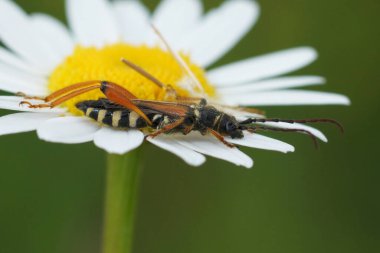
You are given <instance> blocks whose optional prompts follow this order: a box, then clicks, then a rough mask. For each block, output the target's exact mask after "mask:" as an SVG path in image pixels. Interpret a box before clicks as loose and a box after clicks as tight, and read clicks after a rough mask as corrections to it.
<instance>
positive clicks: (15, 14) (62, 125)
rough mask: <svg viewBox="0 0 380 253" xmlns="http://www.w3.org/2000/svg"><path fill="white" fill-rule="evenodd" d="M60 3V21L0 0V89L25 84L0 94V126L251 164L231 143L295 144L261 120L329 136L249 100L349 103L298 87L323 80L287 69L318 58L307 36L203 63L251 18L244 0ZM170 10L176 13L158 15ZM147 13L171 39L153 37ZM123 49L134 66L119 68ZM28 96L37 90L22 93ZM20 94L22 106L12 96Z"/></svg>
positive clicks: (122, 149) (198, 160)
mask: <svg viewBox="0 0 380 253" xmlns="http://www.w3.org/2000/svg"><path fill="white" fill-rule="evenodd" d="M65 2H66V7H67V14H68V15H67V16H68V23H69V24H70V25H69V27H65V26H64V25H63V24H61V23H60V22H59V21H58V20H56V19H54V18H53V17H50V16H47V15H39V14H38V15H33V14H32V15H29V14H27V13H25V12H24V11H22V10H21V9H20V8H19V7H18V6H17V5H16V4H15V3H14V2H13V1H12V0H0V10H1V13H2V15H1V16H0V17H1V18H2V19H1V18H0V19H1V20H2V22H0V24H3V25H0V40H1V41H2V43H3V44H4V45H3V46H2V47H0V61H1V62H0V63H1V64H0V65H1V66H0V89H1V90H4V91H7V92H10V93H13V94H14V93H15V92H19V91H21V92H23V93H24V94H26V95H28V96H21V97H20V96H9V95H6V96H0V108H1V109H6V110H13V111H17V112H16V113H12V114H9V115H5V116H3V117H1V118H0V135H8V134H14V133H22V132H31V131H36V133H37V136H38V138H39V139H41V140H44V141H48V142H53V143H62V144H80V143H86V142H93V143H94V144H95V146H97V147H99V148H101V149H103V150H105V151H106V152H108V153H110V154H119V155H122V154H125V153H127V152H129V151H131V150H134V149H136V148H138V147H139V146H140V145H141V144H142V143H143V142H144V137H145V138H146V141H147V142H150V143H151V144H153V145H154V146H157V147H159V148H161V149H164V150H166V151H169V152H170V153H172V154H174V155H176V156H178V157H179V158H181V159H182V160H184V161H185V162H186V163H187V164H189V165H191V166H200V165H202V164H203V163H204V162H205V161H206V156H210V157H214V158H217V159H222V160H225V161H228V162H231V163H233V164H235V165H238V166H243V167H247V168H251V167H252V166H253V164H254V162H253V159H252V158H251V157H249V156H247V155H246V154H245V153H244V152H242V151H241V150H239V149H237V148H229V147H232V144H235V145H238V146H244V147H249V148H258V149H263V150H270V151H278V152H282V153H289V152H294V151H295V147H294V146H292V145H290V144H288V143H285V142H283V141H281V140H277V139H273V138H270V137H267V136H264V135H261V134H259V133H257V132H259V131H264V130H274V131H289V132H290V131H292V132H302V133H305V134H309V135H310V136H311V137H313V138H314V139H315V137H317V138H318V139H320V140H322V141H324V142H326V141H327V138H326V136H325V135H324V134H323V133H322V132H321V131H319V130H318V129H315V128H313V127H310V126H306V125H304V124H302V123H301V124H298V122H304V123H311V122H315V121H318V122H320V121H321V120H311V121H310V120H304V121H295V120H279V119H267V118H266V116H264V113H263V112H261V111H258V110H255V109H248V108H247V107H253V106H280V105H281V106H290V105H291V106H297V105H327V104H331V105H349V104H350V100H349V98H348V97H346V96H344V95H341V94H337V93H331V92H324V91H318V90H305V89H297V88H299V87H305V86H313V85H320V84H323V83H325V78H323V77H320V76H314V75H304V76H299V75H296V76H288V74H289V73H291V72H292V71H295V70H298V69H300V68H303V67H305V66H307V65H309V64H310V63H311V62H313V61H315V60H316V59H317V56H318V54H317V52H316V50H315V49H313V48H311V47H307V46H303V47H297V48H292V49H287V50H279V51H277V52H274V53H270V54H264V55H261V56H249V57H245V58H244V59H242V60H239V61H237V62H234V63H229V64H227V65H224V66H217V67H213V65H212V64H214V63H216V62H217V61H218V60H219V59H220V58H221V57H223V55H225V54H226V53H227V52H228V51H229V50H231V49H232V48H233V47H234V46H235V45H236V44H237V43H238V42H239V41H240V40H241V38H243V36H244V35H246V34H247V32H248V31H250V30H251V28H252V27H253V25H254V24H255V23H256V21H257V19H258V17H259V15H260V7H259V5H258V4H257V3H256V1H254V0H236V1H225V3H223V4H221V5H220V6H218V7H216V8H215V9H214V10H212V11H208V12H205V13H203V10H202V4H201V1H198V0H195V1H188V0H178V1H177V0H176V1H174V0H163V1H161V3H160V6H159V7H158V8H157V9H156V10H155V11H154V13H150V12H149V11H148V10H147V9H146V7H145V6H144V5H143V4H141V1H116V2H115V1H108V0H83V1H74V0H66V1H65ZM88 6H91V8H88ZM173 10H175V14H176V15H168V13H173ZM99 17H105V18H103V19H99ZM178 21H181V22H178ZM182 21H183V22H182ZM152 22H153V23H155V24H157V26H158V27H159V28H160V30H161V31H162V32H163V34H164V35H165V37H166V38H168V40H169V41H170V42H171V45H172V47H169V46H168V45H167V44H168V43H166V41H165V40H163V39H161V41H159V40H158V39H157V36H154V34H153V33H152V32H151V30H152V29H151V28H150V27H149V24H150V23H152ZM9 23H11V24H12V26H9V25H7V24H9ZM130 24H134V25H133V26H131V25H130ZM221 28H223V29H221ZM226 30H228V31H229V32H227V33H226ZM157 34H159V32H157ZM161 37H162V36H161ZM162 42H163V43H162ZM163 44H165V45H166V49H165V47H163ZM122 57H124V58H126V59H128V60H127V61H125V62H124V63H127V62H130V63H131V64H127V65H131V66H132V65H133V63H134V64H136V65H137V66H136V65H134V67H135V68H134V67H132V69H127V68H126V67H125V65H124V64H123V63H121V62H120V61H119V59H120V58H122ZM133 69H134V70H135V71H134V70H133ZM136 71H137V72H136ZM139 73H140V74H139ZM92 80H95V81H92ZM102 80H106V81H107V82H102ZM152 82H153V83H152ZM162 83H165V84H170V85H163V84H162ZM121 87H123V88H121ZM102 89H104V90H105V92H106V93H107V94H106V96H105V95H104V93H102V92H101V91H102ZM20 94H21V93H20ZM20 94H19V95H20ZM33 97H34V98H35V97H37V98H41V99H42V100H41V101H35V100H29V99H28V98H33ZM23 100H24V101H23ZM21 101H23V103H22V104H29V105H30V106H31V108H28V106H19V103H20V102H21ZM38 104H40V107H38V106H37V105H38ZM33 105H35V106H33ZM36 107H37V108H36ZM43 107H46V108H43ZM51 107H57V108H51ZM58 107H59V108H58ZM50 108H51V109H50ZM123 113H124V114H123ZM86 114H88V115H86ZM222 116H224V117H222ZM227 116H228V117H229V118H228V120H226V117H227ZM91 117H92V118H93V119H95V120H96V121H94V120H91V119H90V118H91ZM268 117H269V116H268ZM98 119H99V122H100V123H98V122H97V121H98ZM100 119H101V120H100ZM222 119H225V121H222ZM126 120H128V122H126ZM179 120H183V122H178V121H179ZM322 121H323V122H332V123H336V122H333V121H330V120H322ZM287 122H289V123H287ZM174 123H176V124H178V125H176V124H174ZM292 123H294V124H292ZM123 124H124V125H123ZM173 124H174V125H173ZM123 126H125V127H123ZM140 126H141V127H142V128H139V127H140ZM143 126H145V127H143ZM280 129H284V130H280ZM156 132H158V133H156ZM199 132H201V133H202V134H205V133H208V134H207V135H205V136H202V134H200V133H199ZM161 133H165V134H161ZM172 133H173V134H172ZM183 133H184V134H186V135H183ZM213 134H214V135H213ZM157 135H159V136H157ZM154 136H157V138H154ZM215 136H217V137H218V139H220V140H222V141H223V142H224V143H225V144H226V145H227V146H229V147H227V146H226V145H224V144H223V143H222V142H220V141H218V139H216V138H215ZM230 143H231V144H230Z"/></svg>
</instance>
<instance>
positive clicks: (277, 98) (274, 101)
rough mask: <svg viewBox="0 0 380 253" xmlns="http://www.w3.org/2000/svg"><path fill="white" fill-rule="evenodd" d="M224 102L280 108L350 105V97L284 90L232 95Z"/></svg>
mask: <svg viewBox="0 0 380 253" xmlns="http://www.w3.org/2000/svg"><path fill="white" fill-rule="evenodd" d="M223 100H224V101H225V102H226V103H228V104H239V105H242V106H247V105H250V106H278V105H349V104H350V100H349V98H348V97H346V96H344V95H341V94H336V93H328V92H319V91H304V90H284V91H268V92H258V93H254V92H252V93H245V94H232V95H229V96H225V97H224V98H223Z"/></svg>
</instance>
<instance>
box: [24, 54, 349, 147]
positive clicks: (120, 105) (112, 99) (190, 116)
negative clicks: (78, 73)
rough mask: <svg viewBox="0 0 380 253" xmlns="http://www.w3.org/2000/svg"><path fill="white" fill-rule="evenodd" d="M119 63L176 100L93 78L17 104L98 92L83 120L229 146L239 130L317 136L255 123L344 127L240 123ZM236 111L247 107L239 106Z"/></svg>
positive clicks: (50, 102)
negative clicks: (194, 135) (207, 138)
mask: <svg viewBox="0 0 380 253" xmlns="http://www.w3.org/2000/svg"><path fill="white" fill-rule="evenodd" d="M122 62H124V63H125V64H126V65H128V66H129V67H131V68H132V69H134V70H135V71H137V72H138V73H140V74H141V75H143V76H144V77H146V78H147V79H149V80H150V81H152V82H153V83H155V84H157V85H158V86H159V87H160V88H163V89H165V90H166V91H168V96H170V97H172V99H174V100H175V101H174V102H171V101H153V100H140V99H138V98H137V97H136V96H134V95H133V94H132V93H131V92H129V91H128V90H127V89H125V88H123V87H122V86H120V85H118V84H116V83H113V82H109V81H100V80H92V81H86V82H81V83H77V84H73V85H70V86H68V87H66V88H63V89H61V90H58V91H56V92H54V93H52V94H51V95H50V96H48V97H46V98H38V97H27V96H25V98H30V99H41V100H43V101H44V102H45V103H43V104H36V105H33V104H31V103H30V102H28V101H23V102H21V104H28V105H29V107H30V108H54V107H56V106H59V105H61V104H62V103H64V102H66V101H67V100H69V99H72V98H73V97H76V96H79V95H81V94H83V93H86V92H89V91H92V90H95V89H100V90H101V91H102V92H103V94H104V95H105V96H106V98H100V99H98V100H86V101H81V102H79V103H77V104H76V107H77V108H78V109H79V110H81V111H82V112H83V113H84V114H85V115H86V116H87V117H89V118H92V119H93V120H96V121H97V122H99V123H101V124H105V125H107V126H110V127H114V128H124V129H146V130H148V131H149V132H151V133H150V134H149V135H148V136H149V137H151V138H154V137H157V136H159V135H161V134H168V133H182V134H184V135H188V134H189V133H190V132H191V131H198V132H200V133H201V134H202V135H206V134H208V133H210V134H212V135H213V136H215V137H216V138H217V139H218V140H219V141H221V142H222V143H224V144H225V145H226V146H228V147H231V148H233V147H235V145H233V144H231V143H229V142H228V141H226V140H225V139H224V137H225V136H229V137H231V138H233V139H242V138H244V132H243V131H249V132H251V133H255V132H258V131H265V130H267V131H268V130H269V131H282V132H301V133H305V134H308V135H309V136H310V137H312V138H313V140H314V143H315V145H316V146H317V138H316V136H314V135H313V134H312V133H311V132H309V131H307V130H304V129H286V128H285V129H284V128H275V127H267V126H260V125H257V123H267V122H285V123H317V122H328V123H333V124H335V125H337V126H338V127H339V128H340V129H341V130H342V131H343V127H342V126H341V125H340V124H339V123H338V122H337V121H335V120H332V119H303V120H283V119H267V118H248V119H246V120H243V121H238V120H237V119H236V118H235V117H234V116H233V115H230V114H228V113H226V112H224V111H223V109H217V107H218V106H213V105H209V104H208V101H207V100H206V99H204V98H192V97H180V96H178V95H177V94H176V91H175V90H174V89H173V88H172V87H171V86H170V85H166V84H163V83H162V82H160V81H159V80H158V79H156V78H155V77H153V76H152V75H151V74H149V73H148V72H146V71H145V70H143V69H142V68H141V67H139V66H137V65H135V64H134V63H132V62H130V61H128V60H126V59H124V58H123V59H122ZM181 65H182V63H181ZM240 110H245V109H244V108H240ZM247 110H249V109H247Z"/></svg>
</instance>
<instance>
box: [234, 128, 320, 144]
mask: <svg viewBox="0 0 380 253" xmlns="http://www.w3.org/2000/svg"><path fill="white" fill-rule="evenodd" d="M240 129H241V130H247V131H248V132H250V133H256V132H257V131H273V132H295V133H304V134H307V135H308V136H309V137H310V138H311V139H312V140H313V143H314V146H315V148H316V149H318V148H319V144H318V139H317V137H316V136H315V135H314V134H313V133H311V132H310V131H307V130H305V129H291V128H276V127H266V126H250V127H248V126H240Z"/></svg>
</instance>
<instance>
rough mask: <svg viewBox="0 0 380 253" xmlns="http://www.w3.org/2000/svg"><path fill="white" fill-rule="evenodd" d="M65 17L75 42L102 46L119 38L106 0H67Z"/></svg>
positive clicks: (112, 14)
mask: <svg viewBox="0 0 380 253" xmlns="http://www.w3.org/2000/svg"><path fill="white" fill-rule="evenodd" d="M66 8H67V17H68V21H69V24H70V27H71V28H72V30H73V32H74V35H75V37H76V39H77V42H78V43H80V44H81V45H83V46H99V47H100V46H103V45H105V44H111V43H115V42H118V41H120V40H121V34H120V32H119V29H118V26H117V23H116V19H115V16H114V13H113V12H112V10H111V6H110V3H109V2H108V1H106V0H67V1H66Z"/></svg>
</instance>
